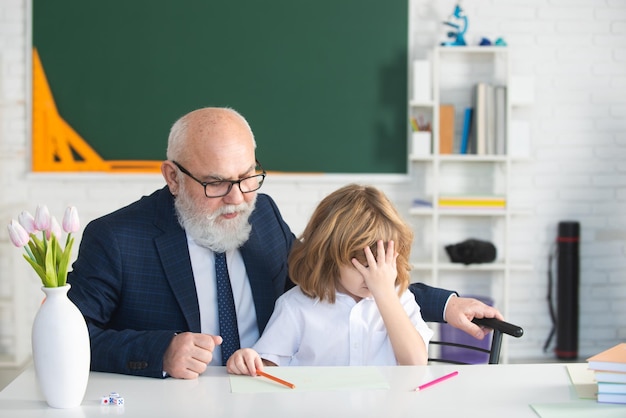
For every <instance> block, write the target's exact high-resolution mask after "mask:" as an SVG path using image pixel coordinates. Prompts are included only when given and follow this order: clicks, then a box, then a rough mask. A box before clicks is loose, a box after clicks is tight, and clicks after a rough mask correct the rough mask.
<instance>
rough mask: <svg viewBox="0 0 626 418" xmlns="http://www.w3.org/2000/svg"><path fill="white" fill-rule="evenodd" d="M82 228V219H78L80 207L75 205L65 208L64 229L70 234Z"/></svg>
mask: <svg viewBox="0 0 626 418" xmlns="http://www.w3.org/2000/svg"><path fill="white" fill-rule="evenodd" d="M79 229H80V221H79V220H78V209H76V207H74V206H69V207H68V208H67V209H65V215H64V216H63V230H64V231H65V232H67V233H68V234H71V233H73V232H77V231H78V230H79Z"/></svg>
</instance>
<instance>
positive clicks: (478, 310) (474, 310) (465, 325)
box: [444, 296, 504, 340]
mask: <svg viewBox="0 0 626 418" xmlns="http://www.w3.org/2000/svg"><path fill="white" fill-rule="evenodd" d="M444 315H445V316H444V319H445V321H446V322H447V323H448V324H450V325H452V326H453V327H455V328H458V329H460V330H461V331H464V332H466V333H468V334H469V335H471V336H472V337H474V338H477V339H479V340H482V339H483V338H485V335H487V334H489V332H490V329H489V328H482V327H479V326H478V325H476V324H474V323H472V319H474V318H497V319H499V320H502V321H503V320H504V317H503V316H502V314H501V313H500V311H498V310H497V309H496V308H494V307H492V306H489V305H486V304H484V303H482V302H481V301H479V300H478V299H473V298H461V297H456V296H452V297H451V298H450V300H449V301H448V306H447V307H446V311H445V313H444Z"/></svg>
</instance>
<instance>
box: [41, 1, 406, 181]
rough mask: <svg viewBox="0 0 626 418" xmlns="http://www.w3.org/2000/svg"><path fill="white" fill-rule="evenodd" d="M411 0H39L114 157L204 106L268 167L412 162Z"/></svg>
mask: <svg viewBox="0 0 626 418" xmlns="http://www.w3.org/2000/svg"><path fill="white" fill-rule="evenodd" d="M407 1H408V0H387V1H380V0H265V1H262V0H54V1H50V0H33V44H34V47H36V48H37V50H38V52H39V55H40V57H41V62H42V64H43V68H44V71H45V73H46V76H47V78H48V82H49V84H50V87H51V90H52V94H53V96H54V98H55V101H56V105H57V108H58V110H59V113H60V114H61V116H62V117H63V118H64V119H65V120H66V121H67V122H68V123H69V124H70V125H71V126H72V127H73V128H74V129H75V130H76V131H77V132H78V133H79V134H80V135H81V136H82V137H83V138H84V139H85V140H86V141H87V142H88V143H89V144H90V145H91V146H92V147H93V148H94V149H95V151H96V152H97V153H98V154H100V156H101V157H102V158H104V159H105V160H162V159H164V158H165V149H166V145H167V135H168V133H169V128H170V126H171V125H172V123H173V122H174V121H175V120H176V119H177V118H178V117H180V116H182V115H183V114H185V113H187V112H188V111H191V110H193V109H196V108H199V107H204V106H229V107H233V108H235V109H236V110H238V111H240V112H241V113H242V114H243V115H244V116H245V117H246V118H247V119H248V121H249V122H250V124H251V126H252V129H253V131H254V133H255V136H256V140H257V146H258V148H257V156H258V158H259V160H260V161H261V162H262V164H263V165H264V166H265V168H266V169H267V170H271V171H288V172H325V173H404V172H406V166H407V165H406V153H407V146H406V143H407V141H406V132H407V120H406V119H407V118H406V115H407V42H408V41H407V39H408V35H407V27H408V22H407V20H408V17H407V13H408V4H407Z"/></svg>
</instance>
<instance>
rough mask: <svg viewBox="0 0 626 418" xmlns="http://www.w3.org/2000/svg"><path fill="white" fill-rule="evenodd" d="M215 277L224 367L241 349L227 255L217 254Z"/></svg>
mask: <svg viewBox="0 0 626 418" xmlns="http://www.w3.org/2000/svg"><path fill="white" fill-rule="evenodd" d="M215 277H216V279H217V308H218V314H219V320H220V335H221V336H222V339H223V340H224V341H223V342H222V365H224V366H225V365H226V360H228V358H229V357H230V356H231V355H232V354H233V353H234V352H235V351H237V350H238V349H239V348H240V345H239V329H238V328H237V311H236V310H235V300H234V298H233V288H232V287H231V285H230V278H229V277H228V268H227V267H226V254H224V253H215Z"/></svg>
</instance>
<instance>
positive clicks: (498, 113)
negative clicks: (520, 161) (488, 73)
mask: <svg viewBox="0 0 626 418" xmlns="http://www.w3.org/2000/svg"><path fill="white" fill-rule="evenodd" d="M495 101H496V103H495V132H496V138H495V142H496V149H495V153H496V154H498V155H505V154H506V136H507V131H506V110H507V109H506V86H496V87H495Z"/></svg>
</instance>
